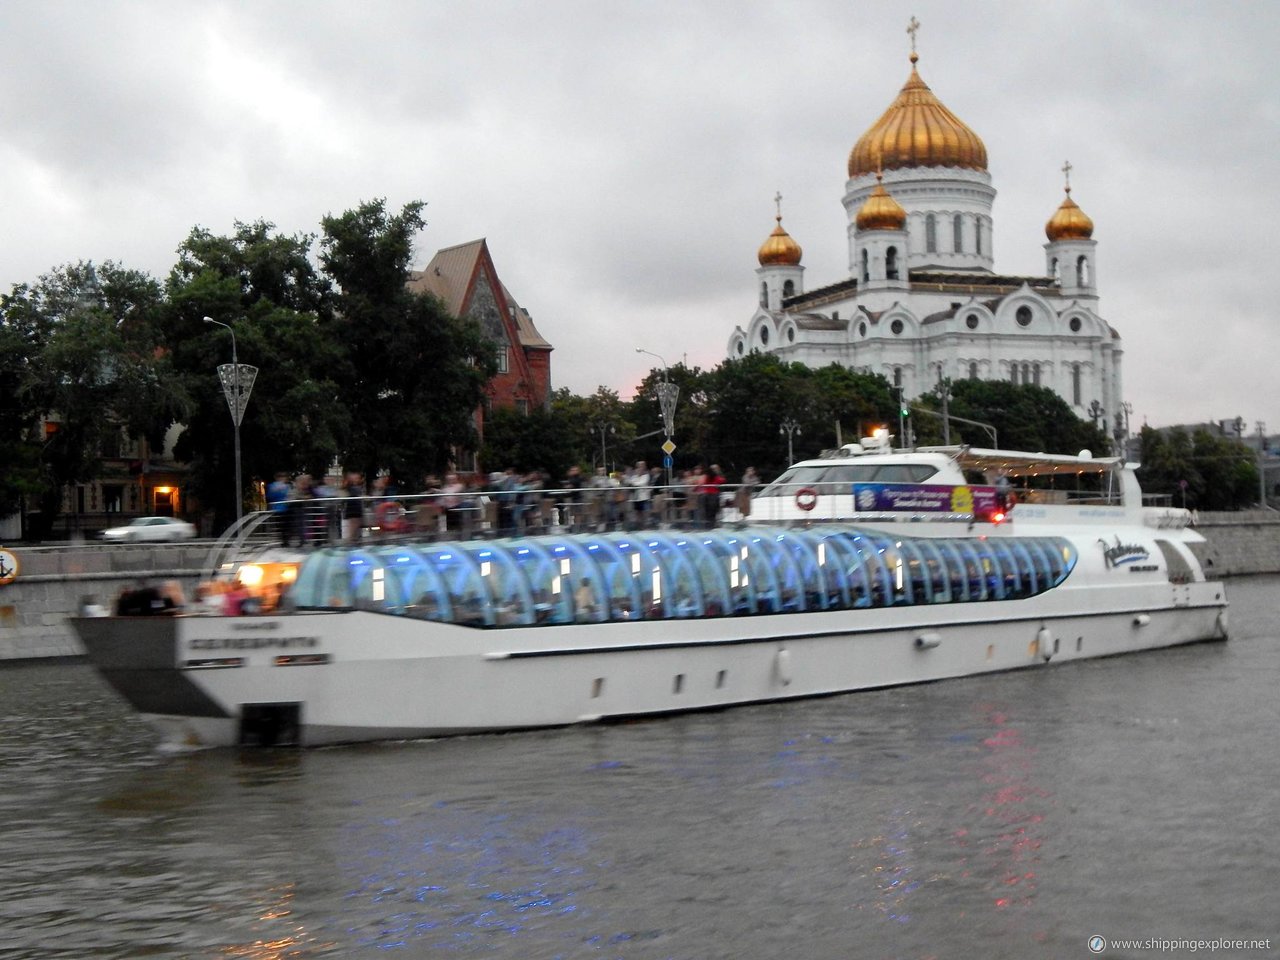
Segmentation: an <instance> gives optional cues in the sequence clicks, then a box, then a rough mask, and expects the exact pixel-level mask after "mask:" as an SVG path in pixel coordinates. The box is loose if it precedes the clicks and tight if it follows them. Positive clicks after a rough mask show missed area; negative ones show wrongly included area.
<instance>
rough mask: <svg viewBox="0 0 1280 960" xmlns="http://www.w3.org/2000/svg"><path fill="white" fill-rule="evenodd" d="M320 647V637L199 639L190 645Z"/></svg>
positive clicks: (209, 647)
mask: <svg viewBox="0 0 1280 960" xmlns="http://www.w3.org/2000/svg"><path fill="white" fill-rule="evenodd" d="M319 645H320V638H319V637H197V638H196V639H194V640H192V641H191V644H190V646H191V649H192V650H272V649H274V650H288V649H290V648H293V647H318V646H319Z"/></svg>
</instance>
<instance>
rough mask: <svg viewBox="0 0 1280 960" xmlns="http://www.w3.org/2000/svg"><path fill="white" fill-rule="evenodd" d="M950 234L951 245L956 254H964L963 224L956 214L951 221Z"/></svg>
mask: <svg viewBox="0 0 1280 960" xmlns="http://www.w3.org/2000/svg"><path fill="white" fill-rule="evenodd" d="M951 234H952V236H951V245H952V246H953V247H954V248H955V251H956V253H964V224H963V223H962V222H961V221H960V214H958V213H957V214H956V215H955V216H954V217H953V218H952V219H951Z"/></svg>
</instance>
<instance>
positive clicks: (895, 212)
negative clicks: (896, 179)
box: [853, 173, 907, 230]
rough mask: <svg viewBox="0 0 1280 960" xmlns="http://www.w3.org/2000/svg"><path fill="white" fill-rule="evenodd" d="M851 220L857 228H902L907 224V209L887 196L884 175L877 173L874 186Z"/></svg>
mask: <svg viewBox="0 0 1280 960" xmlns="http://www.w3.org/2000/svg"><path fill="white" fill-rule="evenodd" d="M853 222H854V225H855V226H856V227H857V228H858V229H859V230H903V229H905V228H906V225H907V211H906V210H904V209H902V204H900V203H898V201H897V200H895V199H893V197H891V196H889V191H888V190H886V189H885V188H884V177H882V176H881V175H880V174H878V173H877V174H876V188H875V189H874V190H872V191H871V195H870V196H869V197H867V199H866V201H865V202H863V204H862V207H861V209H859V210H858V215H857V217H855V218H854V221H853Z"/></svg>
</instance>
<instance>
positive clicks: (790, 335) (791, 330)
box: [787, 327, 796, 343]
mask: <svg viewBox="0 0 1280 960" xmlns="http://www.w3.org/2000/svg"><path fill="white" fill-rule="evenodd" d="M795 342H796V328H795V327H787V343H795Z"/></svg>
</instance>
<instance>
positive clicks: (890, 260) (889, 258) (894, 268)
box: [884, 247, 898, 280]
mask: <svg viewBox="0 0 1280 960" xmlns="http://www.w3.org/2000/svg"><path fill="white" fill-rule="evenodd" d="M884 277H885V279H886V280H897V279H898V248H897V247H890V248H889V249H888V250H886V251H885V252H884Z"/></svg>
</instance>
